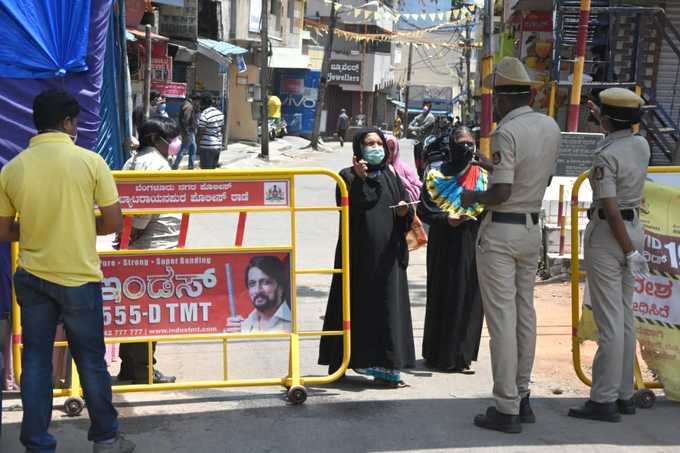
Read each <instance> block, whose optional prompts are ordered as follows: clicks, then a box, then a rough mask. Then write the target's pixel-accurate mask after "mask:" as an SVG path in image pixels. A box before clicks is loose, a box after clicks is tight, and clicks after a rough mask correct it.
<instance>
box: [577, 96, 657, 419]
mask: <svg viewBox="0 0 680 453" xmlns="http://www.w3.org/2000/svg"><path fill="white" fill-rule="evenodd" d="M600 101H601V105H602V108H601V111H598V110H597V109H593V110H594V111H593V114H594V116H595V118H596V119H598V120H599V122H600V124H601V125H602V129H604V131H605V132H606V133H607V137H606V138H605V140H604V142H602V144H601V145H600V148H599V149H598V150H597V152H596V153H595V159H594V162H593V168H592V170H591V171H590V185H591V187H592V188H593V204H592V205H591V207H590V210H589V211H588V218H589V219H590V222H588V226H587V227H586V232H585V236H584V240H583V249H584V251H585V252H584V253H585V267H586V277H587V279H588V289H589V291H590V299H591V302H592V307H593V317H594V319H595V324H596V325H597V329H598V336H597V343H598V348H597V353H596V354H595V359H594V360H593V385H592V386H591V389H590V399H589V400H588V401H586V403H585V404H584V405H583V406H582V407H579V408H575V409H571V410H570V411H569V415H570V416H571V417H576V418H586V419H590V420H599V421H607V422H619V421H621V414H624V415H633V414H635V400H634V399H633V394H634V392H635V387H634V377H633V369H634V366H635V317H634V314H633V291H634V289H635V286H636V284H635V280H636V279H641V278H643V276H644V275H645V274H647V272H649V269H648V267H647V261H646V260H645V258H644V257H643V256H642V252H643V251H644V229H643V225H642V223H640V204H641V202H642V195H643V189H644V185H645V178H646V177H647V165H648V163H649V154H650V150H649V143H648V142H647V140H645V138H644V137H642V136H640V135H637V134H633V131H632V127H633V125H634V124H636V123H639V122H640V117H641V110H640V108H641V107H642V105H643V104H644V101H643V100H642V98H640V97H639V96H638V95H636V94H635V93H633V92H632V91H630V90H628V89H625V88H610V89H607V90H604V91H602V92H601V93H600ZM591 108H592V107H591Z"/></svg>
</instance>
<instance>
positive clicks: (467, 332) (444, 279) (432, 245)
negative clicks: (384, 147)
mask: <svg viewBox="0 0 680 453" xmlns="http://www.w3.org/2000/svg"><path fill="white" fill-rule="evenodd" d="M447 148H448V149H447V151H448V152H447V153H446V155H445V158H444V160H443V161H437V162H431V163H430V164H429V165H428V166H427V167H426V169H425V184H424V187H423V192H422V195H421V198H420V200H421V202H420V204H419V205H418V216H419V217H420V218H421V219H422V220H423V221H424V222H425V223H427V224H428V225H430V230H429V237H428V239H429V241H428V244H427V306H426V309H425V331H424V333H423V358H424V359H425V362H426V364H427V366H428V367H430V368H434V369H438V370H441V371H450V372H457V373H465V372H469V369H470V364H471V363H472V362H473V361H475V360H477V353H478V352H479V343H480V339H481V335H482V323H483V321H484V316H483V312H482V299H481V293H480V290H479V281H478V280H477V268H476V258H475V245H476V242H477V232H478V230H479V224H480V216H481V215H482V212H483V207H482V206H481V205H479V204H478V205H475V206H473V207H472V208H471V209H463V208H462V207H461V201H460V194H461V192H462V191H463V190H474V191H484V190H486V187H487V184H488V174H487V172H486V170H484V169H482V168H480V167H479V166H477V165H475V164H474V163H473V162H472V159H473V156H474V154H475V139H474V136H473V135H472V132H471V131H470V129H468V128H467V127H465V126H458V128H456V129H455V130H454V131H453V132H452V134H451V136H450V137H449V140H448V146H447Z"/></svg>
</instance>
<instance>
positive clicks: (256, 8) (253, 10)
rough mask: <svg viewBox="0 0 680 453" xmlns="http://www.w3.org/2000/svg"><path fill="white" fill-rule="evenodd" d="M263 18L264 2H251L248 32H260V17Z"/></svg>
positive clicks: (252, 0)
mask: <svg viewBox="0 0 680 453" xmlns="http://www.w3.org/2000/svg"><path fill="white" fill-rule="evenodd" d="M261 16H262V0H250V14H249V15H248V31H249V32H252V33H259V32H260V17H261Z"/></svg>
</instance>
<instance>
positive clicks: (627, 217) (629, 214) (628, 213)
mask: <svg viewBox="0 0 680 453" xmlns="http://www.w3.org/2000/svg"><path fill="white" fill-rule="evenodd" d="M636 211H637V208H636V209H621V218H622V219H623V220H624V221H626V222H632V221H633V220H635V212H636ZM597 216H598V217H599V218H600V219H601V220H606V219H607V216H606V215H605V213H604V209H598V210H597ZM592 218H593V209H590V210H588V220H592Z"/></svg>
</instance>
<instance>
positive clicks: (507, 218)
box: [491, 211, 538, 225]
mask: <svg viewBox="0 0 680 453" xmlns="http://www.w3.org/2000/svg"><path fill="white" fill-rule="evenodd" d="M529 215H530V216H531V221H532V222H534V225H536V224H537V223H538V212H532V213H529ZM491 221H492V222H496V223H512V224H515V225H526V223H527V214H519V213H515V212H496V211H493V212H491Z"/></svg>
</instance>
